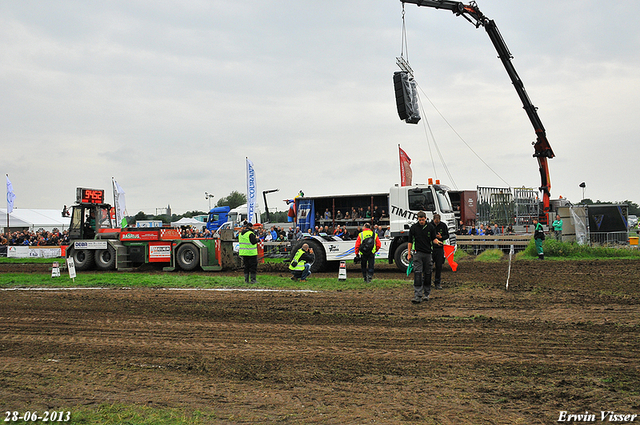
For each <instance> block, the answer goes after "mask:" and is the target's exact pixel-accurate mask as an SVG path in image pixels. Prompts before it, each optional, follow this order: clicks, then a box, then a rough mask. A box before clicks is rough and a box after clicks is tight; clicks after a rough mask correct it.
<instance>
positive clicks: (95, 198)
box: [82, 189, 104, 204]
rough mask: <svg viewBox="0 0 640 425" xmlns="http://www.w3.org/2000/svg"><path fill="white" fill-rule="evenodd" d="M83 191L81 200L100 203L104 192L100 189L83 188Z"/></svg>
mask: <svg viewBox="0 0 640 425" xmlns="http://www.w3.org/2000/svg"><path fill="white" fill-rule="evenodd" d="M83 192H84V193H83V196H82V202H87V203H91V204H100V203H102V201H103V199H104V192H103V191H102V190H90V189H85V190H84V191H83Z"/></svg>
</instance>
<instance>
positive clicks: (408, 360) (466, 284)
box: [0, 261, 640, 424]
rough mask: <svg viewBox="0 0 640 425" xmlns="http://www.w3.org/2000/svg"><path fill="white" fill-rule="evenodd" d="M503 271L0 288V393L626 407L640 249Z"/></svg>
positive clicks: (255, 403)
mask: <svg viewBox="0 0 640 425" xmlns="http://www.w3.org/2000/svg"><path fill="white" fill-rule="evenodd" d="M18 268H19V266H7V265H5V266H3V269H2V271H5V272H6V271H10V270H16V269H18ZM21 271H23V272H36V273H47V272H48V271H47V270H39V269H37V268H35V267H34V266H30V267H27V268H25V269H23V270H21ZM263 273H266V271H263ZM269 273H271V274H275V275H282V276H283V279H285V278H287V276H286V273H285V272H282V271H278V270H271V271H269ZM330 276H337V274H335V273H332V274H330ZM348 276H349V278H350V279H356V278H357V276H358V271H357V270H356V269H350V270H349V271H348ZM506 276H507V262H501V263H478V262H473V261H467V262H463V263H461V265H460V269H459V270H458V272H456V273H453V272H451V271H446V272H445V274H444V279H445V288H444V289H443V290H440V291H434V294H433V295H434V296H433V299H432V300H430V301H428V302H426V303H422V304H420V305H413V304H411V302H410V299H411V297H412V289H411V282H410V281H409V280H408V278H406V276H403V275H402V274H400V273H399V272H397V271H395V269H393V268H391V267H387V268H386V269H385V270H384V271H383V272H381V273H378V274H377V277H378V278H382V277H392V278H401V279H402V278H404V279H406V281H407V284H406V286H405V287H404V288H398V289H393V290H372V289H368V288H367V287H366V286H365V285H364V284H363V286H362V289H360V290H354V291H340V292H296V291H285V292H275V291H203V290H199V291H184V290H162V289H111V290H97V289H93V290H91V289H85V290H56V291H18V290H12V291H0V300H1V308H0V407H1V408H2V412H5V411H8V410H18V411H26V410H36V409H38V410H51V409H59V408H61V407H65V408H71V411H72V413H73V407H74V406H78V408H80V407H82V408H87V407H92V406H98V405H100V404H104V403H109V404H111V403H134V404H139V405H144V406H152V407H154V406H155V407H181V408H186V409H188V410H189V411H195V410H199V411H204V412H208V413H213V414H214V415H215V417H216V418H217V419H215V420H214V423H219V424H236V423H240V424H242V423H256V424H263V423H287V424H347V423H348V424H373V423H377V424H405V423H425V424H551V423H558V419H560V418H561V417H562V415H563V413H562V412H567V413H565V415H570V414H584V413H585V411H588V412H589V414H591V413H593V414H595V415H596V417H595V419H596V421H595V422H601V421H600V419H601V416H600V415H601V413H600V412H601V411H615V412H616V413H618V414H640V361H639V353H640V338H639V337H640V309H639V307H638V304H639V303H638V302H639V300H640V286H639V285H640V262H637V261H583V262H569V263H567V262H555V261H544V262H541V261H518V262H516V263H514V265H513V269H512V274H511V279H510V288H509V290H508V291H506V290H505V282H506ZM0 278H1V276H0ZM258 286H259V285H258ZM567 417H568V416H565V418H567ZM2 419H4V416H3V417H2ZM583 422H584V421H583ZM635 422H640V419H638V418H636V419H635ZM591 423H593V422H591ZM609 423H610V422H609ZM618 423H620V422H618Z"/></svg>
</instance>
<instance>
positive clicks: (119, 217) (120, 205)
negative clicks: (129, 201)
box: [113, 180, 127, 228]
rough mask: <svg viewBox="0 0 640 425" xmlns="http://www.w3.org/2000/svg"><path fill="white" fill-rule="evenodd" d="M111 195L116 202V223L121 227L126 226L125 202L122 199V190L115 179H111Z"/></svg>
mask: <svg viewBox="0 0 640 425" xmlns="http://www.w3.org/2000/svg"><path fill="white" fill-rule="evenodd" d="M113 196H114V198H115V202H116V205H115V207H116V223H117V224H118V225H119V226H120V227H121V228H125V227H127V219H126V217H125V214H126V209H127V206H126V203H125V200H124V190H123V189H122V187H120V185H119V184H118V182H117V181H115V180H114V181H113Z"/></svg>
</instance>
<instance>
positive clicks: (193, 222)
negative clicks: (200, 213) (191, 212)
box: [171, 217, 206, 226]
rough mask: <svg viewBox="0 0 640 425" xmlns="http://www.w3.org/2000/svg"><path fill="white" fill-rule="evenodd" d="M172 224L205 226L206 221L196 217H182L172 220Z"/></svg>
mask: <svg viewBox="0 0 640 425" xmlns="http://www.w3.org/2000/svg"><path fill="white" fill-rule="evenodd" d="M171 225H172V226H204V225H206V223H204V222H202V221H200V220H196V219H195V218H188V217H182V218H181V219H180V220H178V221H173V222H171Z"/></svg>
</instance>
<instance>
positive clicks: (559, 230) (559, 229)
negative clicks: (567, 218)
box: [551, 214, 562, 240]
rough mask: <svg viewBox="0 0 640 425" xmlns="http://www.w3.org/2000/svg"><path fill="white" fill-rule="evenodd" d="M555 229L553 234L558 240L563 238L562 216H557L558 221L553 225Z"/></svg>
mask: <svg viewBox="0 0 640 425" xmlns="http://www.w3.org/2000/svg"><path fill="white" fill-rule="evenodd" d="M551 226H552V227H553V233H554V235H555V236H556V239H557V240H560V239H561V238H562V219H561V218H560V214H556V219H555V220H554V221H553V223H551Z"/></svg>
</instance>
